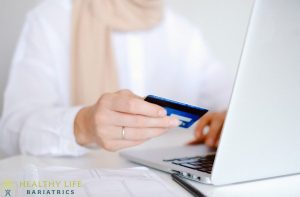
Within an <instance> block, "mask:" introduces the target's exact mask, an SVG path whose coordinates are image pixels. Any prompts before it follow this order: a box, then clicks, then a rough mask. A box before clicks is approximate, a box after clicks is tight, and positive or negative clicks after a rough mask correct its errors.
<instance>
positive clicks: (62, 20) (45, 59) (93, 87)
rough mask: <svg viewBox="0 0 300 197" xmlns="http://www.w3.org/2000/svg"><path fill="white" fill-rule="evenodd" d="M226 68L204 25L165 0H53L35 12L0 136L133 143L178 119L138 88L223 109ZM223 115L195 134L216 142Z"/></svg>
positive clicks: (38, 144)
mask: <svg viewBox="0 0 300 197" xmlns="http://www.w3.org/2000/svg"><path fill="white" fill-rule="evenodd" d="M225 73H226V72H225V71H224V70H223V68H222V67H220V65H219V64H218V63H217V62H216V61H215V60H213V59H212V58H211V56H210V55H209V53H208V51H207V49H206V48H205V46H204V43H203V41H202V39H201V36H200V34H199V32H198V30H197V29H196V28H194V27H193V26H192V25H191V24H189V23H188V22H186V21H185V20H184V19H182V18H180V17H179V16H176V15H175V14H174V13H173V12H172V11H170V10H169V9H167V8H164V7H163V2H162V1H161V0H124V1H118V0H102V1H100V0H73V1H71V0H46V1H43V3H41V5H39V6H38V7H37V8H35V9H34V10H32V11H31V12H30V13H29V14H28V16H27V20H26V23H25V26H24V29H23V32H22V34H21V38H20V41H19V45H18V47H17V50H16V54H15V57H14V61H13V65H12V68H11V72H10V77H9V81H8V85H7V89H6V92H5V103H4V111H3V118H2V122H1V139H0V140H1V146H2V149H3V150H4V151H5V152H6V153H7V154H17V153H20V152H21V153H29V154H34V155H45V154H50V155H73V156H77V155H81V154H84V153H85V152H86V151H87V150H88V149H86V147H88V146H90V145H94V144H97V145H98V146H100V147H102V148H104V149H107V150H112V151H115V150H119V149H122V148H126V147H131V146H135V145H138V144H141V143H143V142H145V141H146V140H148V139H151V138H153V137H156V136H159V135H161V134H163V133H165V132H166V131H167V130H168V129H169V128H173V127H176V126H178V124H179V121H178V120H177V119H176V118H172V117H167V116H166V112H165V110H164V109H163V108H161V107H159V106H157V105H153V104H150V103H147V102H145V101H143V98H142V97H140V96H137V95H147V94H155V95H159V96H162V97H167V98H172V99H175V100H180V101H184V102H188V103H191V104H195V105H199V106H202V107H206V108H208V109H211V110H219V111H220V110H224V109H226V107H227V102H228V98H229V95H230V88H231V87H230V82H229V81H228V80H227V78H226V74H225ZM125 89H129V90H130V91H129V90H125ZM133 92H134V93H133ZM224 116H225V113H223V112H215V113H211V114H208V115H207V116H206V118H203V119H202V120H203V121H200V122H199V124H198V127H197V130H196V134H197V135H196V141H194V143H198V142H204V141H205V142H206V143H207V144H208V145H210V146H216V145H217V141H218V136H219V133H220V130H221V128H222V124H223V120H224ZM210 124H211V127H210V128H211V129H210V131H209V132H208V134H205V133H204V132H203V131H204V128H205V127H206V126H207V125H210Z"/></svg>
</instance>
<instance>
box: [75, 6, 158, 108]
mask: <svg viewBox="0 0 300 197" xmlns="http://www.w3.org/2000/svg"><path fill="white" fill-rule="evenodd" d="M162 1H163V0H73V16H72V17H73V18H72V19H73V23H72V25H73V29H72V57H71V65H72V66H71V91H72V95H71V98H72V103H73V105H89V104H93V103H95V102H96V101H97V99H98V98H99V97H100V96H101V95H102V94H103V93H105V92H112V91H116V90H117V89H118V75H117V70H116V65H115V60H114V54H113V50H112V46H111V33H112V32H113V31H135V30H144V29H149V28H151V27H153V26H155V25H156V24H158V22H159V21H160V19H161V16H162V8H163V6H162V4H163V2H162Z"/></svg>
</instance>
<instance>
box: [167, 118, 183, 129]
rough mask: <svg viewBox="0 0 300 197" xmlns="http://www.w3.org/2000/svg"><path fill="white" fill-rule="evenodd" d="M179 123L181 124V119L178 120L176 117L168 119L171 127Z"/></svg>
mask: <svg viewBox="0 0 300 197" xmlns="http://www.w3.org/2000/svg"><path fill="white" fill-rule="evenodd" d="M180 124H181V121H180V120H178V119H173V120H171V121H170V126H172V127H177V126H179V125H180Z"/></svg>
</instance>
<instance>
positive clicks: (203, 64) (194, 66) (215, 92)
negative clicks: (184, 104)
mask: <svg viewBox="0 0 300 197" xmlns="http://www.w3.org/2000/svg"><path fill="white" fill-rule="evenodd" d="M187 43H189V45H188V46H189V47H188V50H187V51H186V52H187V55H186V57H187V65H189V66H191V68H190V70H191V72H193V73H190V76H191V77H194V78H198V83H197V84H198V85H197V86H195V87H194V90H196V92H197V95H198V97H197V99H198V100H199V102H198V105H200V106H203V107H206V108H207V109H209V110H212V111H218V110H226V109H227V108H228V105H229V100H230V97H231V92H232V87H233V79H234V76H233V73H230V71H229V69H227V68H226V66H225V65H223V64H221V63H219V62H218V61H217V60H216V59H215V58H214V57H213V56H212V55H211V53H210V50H209V49H208V47H207V45H206V43H205V42H204V41H203V38H202V36H201V34H200V32H199V31H198V30H197V29H195V28H194V30H193V31H191V34H190V35H189V39H188V41H187Z"/></svg>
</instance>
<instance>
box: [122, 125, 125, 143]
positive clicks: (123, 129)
mask: <svg viewBox="0 0 300 197" xmlns="http://www.w3.org/2000/svg"><path fill="white" fill-rule="evenodd" d="M122 140H125V127H122Z"/></svg>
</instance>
